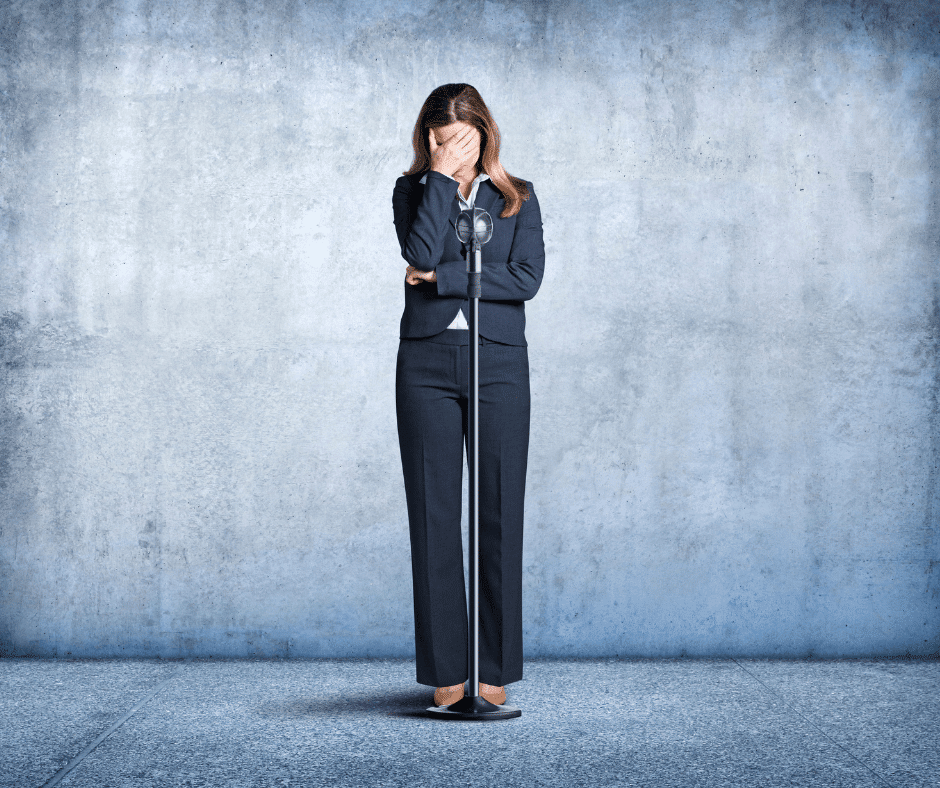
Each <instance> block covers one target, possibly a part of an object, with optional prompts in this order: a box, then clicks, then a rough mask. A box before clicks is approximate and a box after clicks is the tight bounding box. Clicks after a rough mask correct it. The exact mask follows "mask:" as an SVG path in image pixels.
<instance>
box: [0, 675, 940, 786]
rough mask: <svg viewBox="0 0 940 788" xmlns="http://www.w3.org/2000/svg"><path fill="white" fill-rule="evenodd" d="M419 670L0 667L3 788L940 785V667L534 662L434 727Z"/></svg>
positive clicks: (430, 692)
mask: <svg viewBox="0 0 940 788" xmlns="http://www.w3.org/2000/svg"><path fill="white" fill-rule="evenodd" d="M414 676H415V671H414V661H413V660H407V659H361V660H291V661H284V660H239V661H235V660H187V661H184V660H180V661H166V660H116V659H115V660H39V659H4V660H0V785H2V786H16V787H17V788H20V787H21V786H37V788H38V786H44V785H48V786H52V785H61V786H75V787H76V788H77V786H88V788H107V787H108V786H135V787H137V786H225V787H226V788H232V787H234V786H321V785H323V786H326V785H330V786H357V788H366V787H367V788H374V787H376V786H408V787H409V788H411V787H412V786H469V785H474V786H476V785H485V786H527V788H529V787H531V786H565V788H570V787H571V786H591V787H592V788H595V787H597V786H611V785H618V786H619V785H624V786H626V785H630V786H651V787H652V786H655V787H656V788H667V787H668V786H760V788H769V786H778V785H779V786H826V787H827V788H835V787H836V786H846V787H847V788H862V787H863V786H886V785H890V786H918V787H921V786H923V787H924V788H926V786H938V785H940V745H938V741H940V661H938V660H936V659H926V660H916V659H864V660H855V659H847V660H826V661H808V660H802V661H799V660H755V659H707V660H706V659H700V660H695V659H623V660H614V659H593V660H527V661H526V665H525V678H524V679H523V680H522V681H520V682H517V683H515V684H510V685H508V686H507V688H506V692H507V700H506V705H510V706H516V707H518V708H520V709H522V716H520V717H518V718H515V719H510V720H503V721H493V722H486V723H478V722H477V723H471V722H445V721H440V720H435V719H432V718H430V717H429V716H428V715H427V714H426V713H425V709H426V708H427V707H428V706H430V705H431V704H432V702H433V701H432V696H433V688H431V687H425V686H423V685H419V684H417V683H416V682H415V680H414Z"/></svg>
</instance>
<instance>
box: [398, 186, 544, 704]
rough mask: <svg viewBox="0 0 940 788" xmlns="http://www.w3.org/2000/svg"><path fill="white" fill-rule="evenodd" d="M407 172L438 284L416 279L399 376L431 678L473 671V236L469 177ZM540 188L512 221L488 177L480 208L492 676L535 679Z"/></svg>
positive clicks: (417, 247)
mask: <svg viewBox="0 0 940 788" xmlns="http://www.w3.org/2000/svg"><path fill="white" fill-rule="evenodd" d="M420 178H421V174H420V173H419V174H416V175H412V176H402V177H400V178H399V179H398V181H397V182H396V184H395V190H394V193H393V196H392V207H393V211H394V219H395V229H396V231H397V233H398V240H399V243H400V245H401V253H402V257H404V259H405V260H406V261H407V262H408V263H409V264H410V265H413V266H415V267H416V268H418V269H419V270H422V271H431V270H435V271H436V272H437V282H422V283H420V284H418V285H409V284H408V283H407V281H406V282H405V311H404V314H403V315H402V319H401V330H400V341H399V348H398V360H397V367H396V376H395V397H396V411H397V417H398V437H399V445H400V448H401V458H402V471H403V474H404V480H405V495H406V498H407V504H408V521H409V530H410V536H411V563H412V580H413V592H414V610H415V654H416V670H417V680H418V682H419V683H420V684H427V685H429V686H434V687H444V686H451V685H454V684H460V683H462V682H463V681H465V680H467V679H468V678H469V656H468V640H467V625H468V619H467V595H466V590H465V588H464V567H463V546H462V543H461V536H460V518H461V511H462V507H463V496H462V490H461V486H462V474H463V454H464V451H465V450H468V457H469V435H468V377H469V373H468V361H469V344H468V342H469V333H470V332H469V331H467V330H466V329H463V330H458V329H448V328H447V326H448V325H450V323H451V322H452V321H453V320H454V318H455V317H456V315H457V310H458V309H460V310H462V311H463V313H464V317H469V315H468V314H467V309H468V307H469V304H470V302H469V300H468V298H467V264H466V257H465V247H464V245H463V244H462V243H461V242H460V240H459V239H458V238H457V233H456V229H455V227H456V221H457V216H458V214H459V213H460V204H459V202H458V200H457V188H458V184H457V182H456V181H455V180H453V179H451V178H448V177H447V176H445V175H441V174H440V173H438V172H433V171H431V172H429V173H427V183H426V184H424V185H422V184H420V183H419V181H420ZM526 185H527V187H528V189H529V194H530V197H529V199H528V200H526V201H525V202H523V204H522V208H521V209H520V211H519V213H518V214H516V215H515V216H512V217H509V218H506V219H501V218H500V217H499V214H500V213H501V212H502V211H503V208H504V205H505V203H504V199H503V196H502V194H500V192H499V190H498V189H497V188H496V187H495V186H494V185H493V183H492V181H489V180H484V181H481V182H480V184H479V186H478V190H477V195H476V200H475V203H474V205H475V207H477V208H483V209H484V210H486V211H488V212H489V214H490V216H491V217H492V219H493V236H492V238H491V239H490V241H489V242H488V243H487V244H486V245H485V246H483V247H482V274H481V277H480V279H481V286H480V287H481V297H480V300H479V306H478V316H479V334H480V347H479V363H480V379H479V408H480V432H479V462H480V465H479V469H480V474H479V485H480V497H479V522H480V531H479V536H480V539H479V551H480V597H479V604H480V652H479V670H480V673H479V677H480V681H481V682H484V683H487V684H493V685H495V686H503V685H505V684H510V683H512V682H514V681H519V680H520V679H521V678H522V531H523V508H524V507H523V504H524V498H525V476H526V464H527V457H528V447H529V412H530V398H529V359H528V343H527V342H526V339H525V304H524V302H525V301H527V300H529V299H531V298H532V297H533V296H535V294H536V293H537V292H538V289H539V286H540V285H541V282H542V275H543V272H544V267H545V247H544V244H543V241H542V217H541V213H540V211H539V204H538V200H537V199H536V197H535V190H534V189H533V187H532V184H531V183H528V182H527V184H526Z"/></svg>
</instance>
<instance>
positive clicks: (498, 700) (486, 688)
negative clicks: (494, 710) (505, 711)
mask: <svg viewBox="0 0 940 788" xmlns="http://www.w3.org/2000/svg"><path fill="white" fill-rule="evenodd" d="M480 694H481V695H482V696H483V697H484V698H485V699H486V700H488V701H489V702H490V703H495V704H496V705H497V706H502V705H503V704H504V703H505V702H506V689H505V687H494V686H493V685H492V684H484V683H483V682H482V681H481V682H480Z"/></svg>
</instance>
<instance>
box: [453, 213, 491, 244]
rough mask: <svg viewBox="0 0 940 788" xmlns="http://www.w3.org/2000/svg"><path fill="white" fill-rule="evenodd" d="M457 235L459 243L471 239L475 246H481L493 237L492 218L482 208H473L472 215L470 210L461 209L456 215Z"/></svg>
mask: <svg viewBox="0 0 940 788" xmlns="http://www.w3.org/2000/svg"><path fill="white" fill-rule="evenodd" d="M457 237H458V238H459V239H460V242H461V243H467V242H469V241H470V240H471V239H472V240H473V241H474V242H475V243H476V244H477V246H483V244H485V243H486V242H487V241H489V240H490V238H492V237H493V218H492V217H491V216H490V215H489V214H488V213H487V212H486V211H484V210H483V209H482V208H474V209H473V215H472V216H471V214H470V211H461V212H460V216H458V217H457Z"/></svg>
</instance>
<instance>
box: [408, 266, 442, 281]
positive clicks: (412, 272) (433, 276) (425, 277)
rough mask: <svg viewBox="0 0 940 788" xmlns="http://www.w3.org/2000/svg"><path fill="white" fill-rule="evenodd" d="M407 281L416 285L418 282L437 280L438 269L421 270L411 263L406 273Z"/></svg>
mask: <svg viewBox="0 0 940 788" xmlns="http://www.w3.org/2000/svg"><path fill="white" fill-rule="evenodd" d="M405 281H406V282H407V283H408V284H409V285H416V284H418V282H436V281H437V271H421V270H419V269H417V268H415V267H414V266H413V265H409V266H408V269H407V273H406V274H405Z"/></svg>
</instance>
